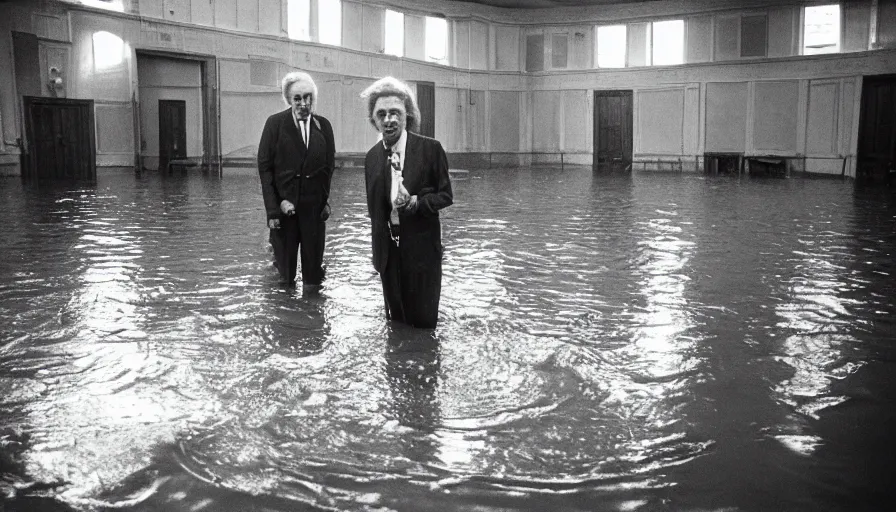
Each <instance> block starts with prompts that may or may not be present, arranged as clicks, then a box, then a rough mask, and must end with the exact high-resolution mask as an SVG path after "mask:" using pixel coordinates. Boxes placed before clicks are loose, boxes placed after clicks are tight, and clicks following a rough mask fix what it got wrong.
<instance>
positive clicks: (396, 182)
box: [383, 130, 408, 226]
mask: <svg viewBox="0 0 896 512" xmlns="http://www.w3.org/2000/svg"><path fill="white" fill-rule="evenodd" d="M407 144H408V132H407V130H403V131H402V132H401V137H399V138H398V141H397V142H396V143H395V144H393V145H392V147H391V150H392V154H393V155H397V156H398V168H399V170H398V171H396V170H395V169H393V168H392V164H391V163H390V164H389V170H390V172H391V173H392V187H391V189H390V190H389V201H390V202H391V203H392V213H391V214H390V215H389V220H390V221H391V222H392V225H394V226H397V225H398V223H399V221H398V210H397V209H396V208H395V200H396V199H397V198H398V190H399V188H400V187H401V185H402V179H403V177H402V172H403V171H404V153H405V148H406V147H407ZM383 147H384V148H386V149H390V148H389V147H388V146H386V142H385V141H383Z"/></svg>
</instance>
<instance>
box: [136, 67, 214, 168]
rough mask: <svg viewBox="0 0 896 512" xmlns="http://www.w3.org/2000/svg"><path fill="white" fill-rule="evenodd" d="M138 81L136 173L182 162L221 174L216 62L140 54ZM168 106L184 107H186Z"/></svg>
mask: <svg viewBox="0 0 896 512" xmlns="http://www.w3.org/2000/svg"><path fill="white" fill-rule="evenodd" d="M137 76H138V82H139V86H138V89H137V91H136V94H135V95H134V97H133V98H132V101H133V104H134V107H135V108H134V121H133V122H134V130H135V134H136V137H135V140H134V143H135V146H134V152H135V163H136V166H137V169H138V170H152V169H159V170H166V169H167V167H168V163H169V162H171V161H175V160H179V161H180V162H182V163H183V164H184V165H187V166H190V167H193V166H200V167H201V169H202V170H203V171H206V170H214V171H216V172H218V173H220V171H221V151H220V148H221V130H220V120H219V116H218V110H219V97H218V86H217V83H218V79H217V61H216V58H215V57H214V56H205V55H193V54H180V53H174V52H165V51H156V50H137ZM165 102H174V103H176V102H181V103H182V104H183V107H180V106H175V105H173V104H172V103H167V104H166V103H165ZM156 110H158V111H156ZM187 112H189V117H187V115H186V114H187ZM157 121H158V124H156V122H157ZM163 130H167V132H166V133H164V134H163V133H162V132H163ZM187 134H189V135H187ZM175 147H176V148H177V149H175ZM156 148H158V153H157V152H156ZM163 160H164V161H163Z"/></svg>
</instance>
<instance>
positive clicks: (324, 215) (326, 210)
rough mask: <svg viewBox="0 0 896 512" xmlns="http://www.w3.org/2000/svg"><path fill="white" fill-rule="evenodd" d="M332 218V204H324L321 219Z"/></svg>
mask: <svg viewBox="0 0 896 512" xmlns="http://www.w3.org/2000/svg"><path fill="white" fill-rule="evenodd" d="M329 218H330V205H328V204H324V208H323V210H321V211H320V220H327V219H329Z"/></svg>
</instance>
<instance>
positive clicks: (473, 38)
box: [470, 21, 491, 69]
mask: <svg viewBox="0 0 896 512" xmlns="http://www.w3.org/2000/svg"><path fill="white" fill-rule="evenodd" d="M490 46H491V45H489V42H488V25H486V24H485V23H482V22H481V21H473V22H470V69H488V55H489V47H490Z"/></svg>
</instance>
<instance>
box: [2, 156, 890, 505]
mask: <svg viewBox="0 0 896 512" xmlns="http://www.w3.org/2000/svg"><path fill="white" fill-rule="evenodd" d="M225 176H226V177H225V178H223V179H219V178H211V177H204V176H202V175H199V174H196V173H195V172H194V173H191V174H190V175H179V176H168V177H162V176H159V175H156V174H146V175H143V176H138V177H135V176H134V175H133V173H130V172H122V173H114V172H110V173H106V174H103V173H100V178H99V180H98V183H97V184H96V185H69V186H57V187H46V186H42V187H39V188H38V187H33V186H25V185H23V184H22V183H21V182H20V181H19V180H18V179H15V178H11V179H4V180H0V218H2V225H0V247H2V249H0V254H2V257H0V325H2V326H3V327H2V330H0V491H2V494H0V500H2V501H0V509H3V503H5V504H6V505H5V506H6V507H7V508H6V510H7V511H18V510H22V511H24V510H28V511H40V510H53V511H63V510H65V511H69V510H76V511H88V510H90V511H92V510H113V509H114V510H126V511H215V512H217V511H225V512H226V511H234V512H235V511H294V510H349V511H356V510H382V511H385V510H397V511H453V510H457V511H470V510H480V511H485V510H489V511H511V510H538V511H555V510H556V511H559V510H569V511H593V510H601V511H603V510H608V511H613V510H617V511H665V510H670V511H680V510H694V511H696V510H701V511H703V510H735V511H768V510H798V511H823V510H850V511H852V510H890V509H891V508H890V506H891V505H893V504H894V503H896V490H894V488H893V487H892V482H893V479H894V476H896V345H894V339H896V316H894V314H896V305H894V300H893V297H894V292H896V281H894V273H896V265H894V255H896V196H893V195H892V194H891V193H889V192H886V191H883V192H881V191H874V190H864V189H861V188H855V187H854V186H853V184H852V182H841V181H833V180H831V181H829V180H813V179H799V178H795V179H788V180H757V179H753V180H750V179H737V178H725V177H705V176H702V175H694V174H644V173H641V174H635V175H614V176H600V175H592V173H591V172H590V170H568V169H567V170H560V169H551V168H540V169H523V170H509V171H502V170H492V171H473V172H470V173H469V175H466V176H463V178H464V179H460V178H461V177H457V179H455V181H454V183H453V185H454V191H455V205H454V206H452V207H450V208H449V209H447V210H445V211H444V212H443V213H444V215H443V217H442V225H443V233H444V244H445V248H446V251H445V269H444V279H443V288H442V289H443V292H442V305H441V315H440V322H439V326H438V328H437V329H436V330H435V332H426V331H416V330H412V329H402V328H399V327H390V326H389V325H387V323H386V322H385V320H384V316H383V298H382V294H381V287H380V282H379V278H378V276H377V275H376V273H375V272H374V270H373V267H372V265H371V263H370V246H369V224H368V222H369V221H368V219H367V216H366V206H365V200H364V196H363V183H364V177H363V173H362V172H360V171H341V172H338V173H337V175H336V176H335V177H334V181H333V187H332V189H333V197H332V198H331V203H332V205H333V217H332V218H331V220H330V221H329V222H328V241H327V251H326V257H325V262H326V265H327V267H328V275H327V280H326V281H325V285H324V287H323V289H322V291H321V292H320V293H319V294H307V295H304V296H303V292H302V291H301V290H299V291H295V290H285V289H283V288H281V287H279V286H278V285H277V276H276V273H275V271H274V270H273V268H272V266H271V256H270V253H269V251H268V248H267V243H266V240H267V232H266V230H265V219H264V213H263V209H262V199H261V195H260V189H259V185H258V178H257V176H256V175H254V174H253V172H252V171H251V170H244V171H236V172H234V171H232V170H225Z"/></svg>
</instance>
